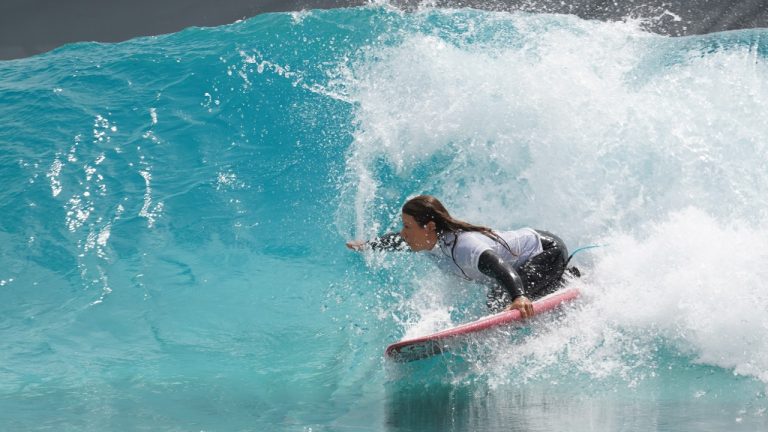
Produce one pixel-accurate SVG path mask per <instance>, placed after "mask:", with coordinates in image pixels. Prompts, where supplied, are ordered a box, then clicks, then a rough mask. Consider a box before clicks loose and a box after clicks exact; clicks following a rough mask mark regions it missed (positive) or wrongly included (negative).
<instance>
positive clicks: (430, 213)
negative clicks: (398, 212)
mask: <svg viewBox="0 0 768 432" xmlns="http://www.w3.org/2000/svg"><path fill="white" fill-rule="evenodd" d="M403 213H405V214H407V215H409V216H411V217H413V219H414V220H416V222H417V223H418V224H419V225H421V226H426V225H427V224H428V223H430V222H434V223H435V231H437V234H438V236H440V235H443V234H445V233H453V234H457V233H458V232H460V231H465V232H469V231H474V232H479V233H482V234H484V235H485V236H487V237H489V238H490V239H492V240H494V241H496V242H497V243H499V244H501V245H502V246H504V247H505V248H506V249H507V250H508V251H509V253H511V254H512V256H516V255H517V254H516V253H514V252H512V248H510V247H509V244H507V242H506V241H505V240H504V239H503V238H501V237H500V236H499V235H498V234H496V233H495V232H493V230H491V229H490V228H488V227H484V226H481V225H473V224H471V223H469V222H464V221H462V220H458V219H454V218H453V217H452V216H451V214H450V213H448V210H447V209H446V208H445V206H444V205H443V203H441V202H440V200H438V199H437V198H435V197H433V196H432V195H419V196H417V197H414V198H411V199H409V200H408V201H406V202H405V204H403ZM456 243H457V241H454V242H453V245H452V246H451V258H452V259H453V262H454V263H455V262H456V257H455V256H454V250H455V249H456ZM456 265H457V266H458V264H456ZM459 269H460V270H461V272H462V273H464V270H463V269H461V267H459ZM464 276H466V273H464Z"/></svg>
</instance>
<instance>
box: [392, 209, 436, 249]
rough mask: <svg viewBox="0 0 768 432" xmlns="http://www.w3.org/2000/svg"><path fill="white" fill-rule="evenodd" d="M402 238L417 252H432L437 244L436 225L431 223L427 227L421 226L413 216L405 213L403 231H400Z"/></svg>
mask: <svg viewBox="0 0 768 432" xmlns="http://www.w3.org/2000/svg"><path fill="white" fill-rule="evenodd" d="M400 237H402V238H403V240H405V242H406V243H408V246H409V247H410V248H411V250H413V251H415V252H418V251H424V250H431V249H432V248H433V247H435V243H437V232H436V231H435V223H434V222H429V223H428V224H427V225H426V226H421V225H419V223H418V222H416V219H414V218H413V216H411V215H409V214H405V213H403V230H402V231H400Z"/></svg>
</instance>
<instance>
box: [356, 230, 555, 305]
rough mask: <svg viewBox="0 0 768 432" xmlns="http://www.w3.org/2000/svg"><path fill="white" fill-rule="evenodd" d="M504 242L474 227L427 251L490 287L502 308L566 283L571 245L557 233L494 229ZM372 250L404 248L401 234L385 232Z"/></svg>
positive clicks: (447, 266)
mask: <svg viewBox="0 0 768 432" xmlns="http://www.w3.org/2000/svg"><path fill="white" fill-rule="evenodd" d="M494 233H495V234H496V235H497V236H499V238H500V239H501V240H503V242H501V241H499V240H498V239H495V238H492V237H490V236H487V235H485V234H483V233H481V232H476V231H469V232H465V231H459V232H455V233H453V232H449V233H442V234H440V235H439V237H438V241H437V243H436V244H435V247H434V248H433V249H432V250H430V251H427V254H428V255H429V256H430V257H431V258H432V259H433V260H434V261H435V262H436V264H437V265H438V267H440V268H442V269H444V270H446V271H448V272H451V273H454V274H456V275H457V276H459V277H463V278H465V279H469V280H474V281H479V282H484V283H487V284H489V285H490V286H491V290H490V292H489V294H488V302H487V304H488V307H489V308H490V309H491V311H494V312H496V311H500V310H502V309H503V308H504V307H505V306H506V305H508V304H509V303H511V302H512V300H514V299H515V298H517V297H518V296H521V295H524V296H526V297H528V298H530V299H531V300H535V299H537V298H539V297H542V296H544V295H546V294H549V293H551V292H552V291H554V290H556V289H557V288H558V287H560V285H561V284H562V278H563V273H564V272H565V268H566V263H567V261H568V248H567V247H566V245H565V243H564V242H563V241H562V240H561V239H560V238H559V237H557V236H556V235H554V234H552V233H549V232H546V231H540V230H534V229H531V228H522V229H519V230H515V231H494ZM369 245H370V246H371V247H372V248H373V249H405V248H407V246H406V245H405V242H404V241H403V239H402V238H401V237H400V236H399V235H398V234H394V233H393V234H387V235H385V236H382V237H380V238H379V239H376V240H374V241H372V242H369Z"/></svg>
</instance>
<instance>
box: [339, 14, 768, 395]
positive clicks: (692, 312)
mask: <svg viewBox="0 0 768 432" xmlns="http://www.w3.org/2000/svg"><path fill="white" fill-rule="evenodd" d="M440 13H441V12H438V11H429V12H425V14H440ZM484 18H487V15H484ZM496 18H497V19H498V20H499V22H490V23H489V21H493V20H487V19H486V20H485V21H483V22H474V23H472V24H473V25H472V26H467V28H471V29H472V30H471V31H472V32H475V33H474V35H475V36H476V35H482V34H483V32H484V31H486V32H487V31H488V30H489V27H491V26H500V28H502V29H504V28H505V29H506V32H507V33H506V34H505V35H502V36H503V37H502V36H496V37H495V39H491V40H489V41H485V42H482V43H477V42H471V41H470V42H467V40H470V39H471V38H466V39H460V38H456V37H453V39H451V38H450V37H446V36H441V35H439V34H438V33H434V32H433V33H429V34H409V35H405V36H403V38H402V41H401V42H399V43H397V44H392V45H389V46H372V47H370V49H369V50H368V51H367V52H366V53H365V54H364V55H363V56H362V58H361V59H359V60H358V61H357V63H354V64H352V65H350V66H349V68H350V70H351V71H352V72H351V77H352V78H350V80H349V82H348V93H349V97H350V98H351V99H353V100H354V102H355V103H356V106H357V109H356V112H355V115H356V118H355V120H356V122H357V125H358V128H357V131H356V134H355V139H354V143H353V145H352V147H351V148H350V150H349V153H348V155H347V177H348V179H347V180H348V181H346V182H345V183H344V186H342V190H341V192H342V195H341V196H342V208H341V209H340V211H339V215H340V216H339V221H338V222H339V226H354V227H355V231H356V234H357V235H358V236H363V237H366V236H371V235H374V234H375V233H377V232H379V231H380V230H381V229H382V226H381V221H382V220H387V219H389V218H392V217H396V216H397V211H395V210H394V209H397V207H398V206H399V205H400V204H401V203H400V202H395V203H389V204H388V205H386V206H382V202H385V201H386V200H387V199H392V197H396V199H400V197H401V196H403V195H413V194H416V193H424V192H425V193H431V194H434V195H437V196H439V197H440V198H442V199H443V201H444V202H445V203H446V204H447V205H448V207H449V209H451V210H452V212H453V213H454V214H455V215H456V216H458V217H460V218H462V219H466V220H470V221H473V222H477V223H482V224H487V225H491V226H494V227H498V228H512V227H518V226H522V225H533V226H536V227H540V228H545V229H549V230H552V231H554V232H556V233H558V234H561V235H562V236H563V237H564V238H565V239H566V241H567V242H568V243H569V244H570V245H571V246H572V248H575V247H577V246H581V245H585V244H590V243H595V242H605V243H609V244H610V247H606V248H604V249H603V250H601V251H599V252H596V253H595V255H594V260H593V261H591V262H592V263H593V264H591V265H589V266H588V268H587V270H588V271H587V273H588V275H589V277H587V278H586V279H585V280H582V281H580V282H577V283H579V284H582V285H583V289H584V292H585V301H584V302H583V303H582V308H581V309H580V310H578V311H575V312H573V313H572V314H570V317H569V318H568V320H567V325H564V326H562V327H557V328H556V329H555V330H553V331H550V332H544V334H541V335H538V336H539V337H537V338H536V339H535V342H534V341H533V340H531V341H529V342H523V343H522V346H516V347H515V350H514V352H504V353H500V356H501V357H502V360H500V362H499V363H500V364H502V365H505V366H506V367H507V369H504V370H508V366H510V365H512V364H513V363H514V364H519V363H520V362H521V361H523V362H525V363H526V364H527V363H530V365H531V368H529V369H528V371H530V372H531V373H533V372H535V371H537V370H540V369H537V368H538V366H537V365H541V367H546V366H548V365H552V364H553V362H555V361H558V359H561V358H562V357H563V356H566V357H568V359H569V360H570V362H571V364H573V365H574V367H576V368H578V369H579V370H580V371H582V372H585V373H588V374H590V375H592V376H598V377H599V376H607V375H610V376H623V377H626V378H627V379H628V380H630V381H633V380H636V379H639V378H641V375H642V374H643V373H652V371H653V367H654V358H655V357H654V353H655V351H656V350H658V349H659V344H669V345H670V346H671V347H672V348H671V349H673V350H677V351H678V352H679V354H680V355H687V356H691V357H692V358H693V359H694V361H696V362H701V363H705V364H710V365H716V366H720V367H723V368H728V369H732V370H733V371H734V372H735V373H738V374H746V375H750V376H754V377H757V378H759V379H761V380H763V381H765V382H768V360H766V359H768V344H766V343H765V342H764V341H765V340H767V339H768V338H766V336H768V320H767V319H766V318H765V317H766V316H768V298H767V297H766V296H765V295H764V294H762V293H763V292H764V291H765V290H764V282H763V281H764V280H765V278H766V276H768V274H766V272H765V271H764V270H763V268H764V267H765V266H764V263H765V261H766V260H765V258H766V254H768V249H767V248H766V247H765V246H764V245H765V244H766V240H768V239H767V238H766V236H767V235H768V231H766V227H765V225H764V223H763V222H762V221H764V220H766V215H768V198H767V197H768V175H766V173H765V170H764V169H763V163H764V161H765V160H768V145H766V143H768V129H766V128H765V126H764V125H765V124H766V123H767V122H768V109H766V108H767V105H768V85H766V84H765V83H764V80H763V79H762V77H765V76H768V62H766V61H765V60H764V59H763V58H762V57H760V56H757V55H756V54H755V52H754V51H755V48H754V47H753V46H751V45H749V44H743V43H742V44H740V45H739V44H737V43H734V44H733V45H731V46H728V45H727V44H723V43H722V40H721V41H720V43H718V45H716V46H714V45H711V44H710V43H709V42H707V40H706V39H705V38H702V39H668V38H664V37H660V36H654V35H650V34H647V33H643V32H641V31H640V30H638V29H637V28H636V27H635V26H634V25H632V24H626V23H596V22H587V21H580V20H576V19H573V20H568V19H563V18H561V17H558V18H557V19H555V18H554V17H547V16H527V15H509V14H499V15H498V16H496ZM504 20H507V21H508V22H506V23H500V22H501V21H504ZM470 36H473V35H470ZM505 37H506V40H503V39H504V38H505ZM501 41H503V42H504V43H501ZM470 44H471V45H470ZM382 167H386V168H382ZM383 170H384V171H383ZM386 170H389V171H386ZM382 172H386V173H388V174H387V175H388V176H389V177H388V178H385V177H384V176H383V174H382ZM393 179H394V180H393ZM404 185H405V187H406V188H407V190H402V189H403V187H404ZM346 213H350V214H353V215H354V220H350V219H349V216H345V214H346ZM344 218H347V219H344ZM383 228H386V227H383ZM585 262H590V261H585ZM423 289H430V288H429V287H428V286H426V287H425V288H423ZM419 295H422V294H418V293H417V297H414V299H412V300H410V301H412V302H420V300H418V296H419ZM446 307H447V306H446ZM414 308H415V309H417V310H421V309H423V308H421V307H420V306H414ZM423 314H424V315H423V316H424V318H423V320H424V321H428V322H442V321H443V320H442V318H439V319H434V316H432V315H434V313H432V312H428V311H427V310H426V309H424V310H423ZM430 314H431V315H430ZM442 315H445V314H444V313H443V314H442ZM430 317H431V318H430ZM424 321H419V320H416V322H410V323H409V324H407V325H409V326H411V327H409V330H408V331H409V332H410V331H411V330H410V328H414V329H416V328H418V327H420V326H423V325H424ZM413 331H416V330H413ZM409 334H410V333H409ZM502 354H503V355H502ZM526 359H528V360H532V359H533V360H535V361H533V360H532V361H530V362H526V361H525V360H526ZM641 365H645V366H647V367H645V368H643V367H638V366H641ZM503 368H504V366H502V369H503ZM638 370H640V371H642V372H637V371H638Z"/></svg>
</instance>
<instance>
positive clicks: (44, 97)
mask: <svg viewBox="0 0 768 432" xmlns="http://www.w3.org/2000/svg"><path fill="white" fill-rule="evenodd" d="M641 24H642V23H640V22H614V23H604V22H595V21H585V20H581V19H578V18H576V17H573V16H564V15H541V14H523V13H493V12H483V11H477V10H470V9H431V8H423V9H419V10H417V11H411V12H402V11H399V10H396V9H393V8H389V7H387V6H373V7H364V8H354V9H335V10H328V11H305V12H296V13H285V14H265V15H261V16H257V17H255V18H252V19H249V20H245V21H242V22H238V23H235V24H232V25H228V26H222V27H217V28H190V29H187V30H184V31H181V32H179V33H175V34H171V35H166V36H158V37H148V38H140V39H134V40H131V41H128V42H124V43H119V44H96V43H80V44H74V45H68V46H65V47H63V48H60V49H58V50H56V51H54V52H51V53H48V54H44V55H40V56H36V57H33V58H28V59H23V60H14V61H5V62H0V118H2V122H1V123H0V148H1V149H2V151H0V181H1V182H2V183H1V184H2V190H1V191H0V206H1V210H0V240H1V241H0V250H2V255H1V258H0V259H2V261H0V335H1V336H2V337H0V429H2V430H19V431H22V430H77V431H103V430H120V431H128V430H136V431H140V430H148V431H149V430H151V431H156V430H163V431H235V430H237V431H241V430H242V431H245V430H248V431H445V430H451V431H465V430H471V431H500V430H504V431H509V430H513V431H517V430H519V431H550V430H569V431H603V430H627V431H630V430H660V431H661V430H696V431H720V430H726V429H727V430H737V431H742V430H743V431H755V430H765V429H766V427H768V398H766V390H767V389H768V289H766V283H765V280H766V278H767V277H768V270H767V269H766V266H765V262H766V259H767V258H768V224H766V216H768V198H767V197H768V174H767V173H766V172H765V169H764V161H765V160H768V144H767V143H768V127H766V124H768V84H766V80H765V77H766V76H768V58H767V57H768V44H767V42H766V40H768V32H766V31H765V30H761V29H755V30H744V31H737V32H728V33H717V34H710V35H705V36H695V37H686V38H667V37H662V36H658V35H653V34H650V33H647V32H644V31H642V30H641V27H642V25H641ZM418 193H430V194H434V195H437V196H439V197H440V198H441V199H442V200H443V201H444V202H445V203H446V204H447V205H448V207H449V209H451V211H452V213H453V214H454V215H455V216H457V217H460V218H462V219H465V220H470V221H473V222H475V223H482V224H485V225H490V226H494V227H497V228H500V229H507V228H516V227H520V226H527V225H531V226H536V227H540V228H545V229H548V230H550V231H553V232H556V233H558V234H559V235H561V236H562V237H563V238H564V239H565V240H566V241H567V243H568V244H569V245H571V246H572V249H573V248H576V247H578V246H583V245H588V244H595V243H599V244H603V245H605V246H603V247H601V248H598V249H591V250H589V251H587V252H583V253H581V254H580V255H578V256H577V258H576V261H577V264H578V265H579V266H580V267H581V268H582V271H583V272H584V273H585V277H584V278H582V279H581V280H579V281H576V282H574V284H578V285H579V287H580V288H581V289H582V292H583V293H584V295H583V297H582V299H581V300H579V301H578V302H576V303H574V304H573V305H571V306H569V307H568V308H566V309H565V310H564V311H562V312H560V313H556V314H552V315H549V316H546V317H541V318H537V319H536V320H533V321H532V322H531V323H530V325H528V326H525V327H522V328H515V329H510V330H507V331H504V332H500V333H496V334H493V335H489V337H488V338H487V339H480V340H477V341H475V343H474V347H473V348H469V349H468V350H467V351H466V352H464V353H462V354H461V355H446V356H443V357H437V358H435V359H432V360H426V361H420V362H415V363H410V364H406V365H397V364H391V363H390V362H387V361H386V360H385V359H384V358H383V350H384V347H385V346H386V345H387V344H389V343H391V342H394V341H396V340H398V339H400V338H401V337H403V336H407V335H408V336H411V335H416V334H422V333H424V332H427V331H430V330H435V329H438V328H442V327H445V326H447V325H450V324H456V323H459V322H462V321H466V320H468V319H471V318H474V317H477V316H480V315H482V314H483V313H484V310H483V307H484V306H483V304H484V303H483V300H484V295H485V288H484V287H482V286H478V285H474V284H468V283H464V282H461V281H458V280H455V279H452V278H450V277H448V276H446V275H442V274H440V273H438V272H437V271H436V270H435V269H434V268H432V267H431V266H430V265H429V263H427V262H424V261H423V260H422V259H421V257H419V256H410V255H403V254H389V255H386V254H384V255H380V254H371V253H366V254H362V255H361V254H355V253H353V252H350V251H348V250H347V249H346V248H345V247H344V242H345V241H346V240H349V239H352V238H370V237H372V236H374V235H375V234H376V233H381V232H383V231H386V230H392V229H397V227H398V225H399V221H398V218H399V208H400V205H401V204H402V202H403V200H404V199H406V198H407V197H408V196H412V195H415V194H418Z"/></svg>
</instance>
